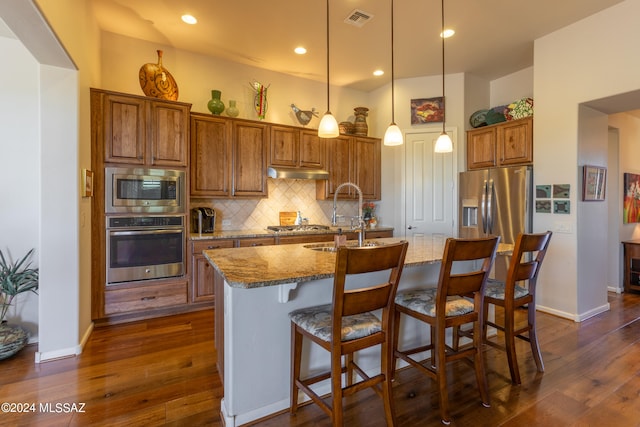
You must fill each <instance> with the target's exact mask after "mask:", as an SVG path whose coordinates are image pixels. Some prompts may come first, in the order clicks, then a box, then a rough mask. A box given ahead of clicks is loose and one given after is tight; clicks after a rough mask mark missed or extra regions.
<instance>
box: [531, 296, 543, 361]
mask: <svg viewBox="0 0 640 427" xmlns="http://www.w3.org/2000/svg"><path fill="white" fill-rule="evenodd" d="M527 317H528V321H529V344H531V354H533V360H534V361H535V362H536V366H537V368H538V372H544V362H543V361H542V353H541V352H540V345H539V344H538V334H537V332H536V305H535V303H534V302H530V303H529V306H528V308H527Z"/></svg>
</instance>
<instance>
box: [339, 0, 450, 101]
mask: <svg viewBox="0 0 640 427" xmlns="http://www.w3.org/2000/svg"><path fill="white" fill-rule="evenodd" d="M443 19H444V18H443ZM329 105H330V103H329V0H327V112H329V111H330V109H329Z"/></svg>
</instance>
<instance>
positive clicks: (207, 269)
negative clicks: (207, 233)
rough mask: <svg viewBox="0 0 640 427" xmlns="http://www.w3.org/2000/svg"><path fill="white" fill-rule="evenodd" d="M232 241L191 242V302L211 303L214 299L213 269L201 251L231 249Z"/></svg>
mask: <svg viewBox="0 0 640 427" xmlns="http://www.w3.org/2000/svg"><path fill="white" fill-rule="evenodd" d="M234 245H235V241H234V240H233V239H211V240H198V241H193V242H192V252H191V268H192V270H191V302H205V301H213V300H214V299H215V285H214V276H213V274H214V269H213V267H212V266H211V264H209V260H207V258H206V257H205V256H204V255H203V254H202V251H205V250H212V249H221V248H233V247H234Z"/></svg>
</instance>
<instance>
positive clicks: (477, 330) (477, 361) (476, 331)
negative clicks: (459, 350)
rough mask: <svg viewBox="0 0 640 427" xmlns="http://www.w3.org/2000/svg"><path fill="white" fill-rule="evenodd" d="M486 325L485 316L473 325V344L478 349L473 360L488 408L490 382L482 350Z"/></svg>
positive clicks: (483, 402)
mask: <svg viewBox="0 0 640 427" xmlns="http://www.w3.org/2000/svg"><path fill="white" fill-rule="evenodd" d="M485 327H486V326H485V323H484V318H480V319H478V321H477V322H475V323H474V325H473V346H474V347H475V349H476V353H475V355H474V357H473V362H474V367H475V372H476V382H477V383H478V390H480V399H481V400H482V405H483V406H484V407H485V408H488V407H489V406H491V402H490V400H489V384H488V382H487V376H486V374H485V372H484V352H483V351H482V342H483V341H484V339H483V336H482V333H481V331H482V330H483V329H484V328H485Z"/></svg>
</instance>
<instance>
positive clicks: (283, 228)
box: [267, 224, 329, 232]
mask: <svg viewBox="0 0 640 427" xmlns="http://www.w3.org/2000/svg"><path fill="white" fill-rule="evenodd" d="M328 229H329V226H328V225H318V224H308V225H270V226H268V227H267V230H271V231H299V232H304V231H322V230H328Z"/></svg>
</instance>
